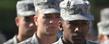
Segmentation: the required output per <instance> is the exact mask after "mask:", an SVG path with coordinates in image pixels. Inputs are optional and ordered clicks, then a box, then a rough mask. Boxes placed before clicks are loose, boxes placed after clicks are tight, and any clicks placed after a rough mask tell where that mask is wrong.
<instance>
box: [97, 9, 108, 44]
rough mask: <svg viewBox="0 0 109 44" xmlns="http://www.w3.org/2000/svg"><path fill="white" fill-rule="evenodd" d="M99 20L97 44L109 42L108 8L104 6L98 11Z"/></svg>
mask: <svg viewBox="0 0 109 44" xmlns="http://www.w3.org/2000/svg"><path fill="white" fill-rule="evenodd" d="M100 16H101V19H100V22H99V23H98V32H99V33H98V37H99V38H98V40H99V44H109V8H104V9H102V10H101V12H100Z"/></svg>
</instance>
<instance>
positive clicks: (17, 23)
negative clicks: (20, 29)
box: [15, 17, 19, 26]
mask: <svg viewBox="0 0 109 44" xmlns="http://www.w3.org/2000/svg"><path fill="white" fill-rule="evenodd" d="M15 23H16V25H17V26H19V18H18V17H16V18H15Z"/></svg>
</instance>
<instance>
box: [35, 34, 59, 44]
mask: <svg viewBox="0 0 109 44" xmlns="http://www.w3.org/2000/svg"><path fill="white" fill-rule="evenodd" d="M36 34H37V37H38V40H39V43H40V44H52V43H54V42H56V40H57V36H56V35H52V36H50V35H43V34H41V33H38V32H37V33H36Z"/></svg>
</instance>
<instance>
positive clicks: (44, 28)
mask: <svg viewBox="0 0 109 44" xmlns="http://www.w3.org/2000/svg"><path fill="white" fill-rule="evenodd" d="M59 21H60V14H59V13H49V14H44V13H43V12H39V13H38V17H37V23H36V24H37V26H38V29H39V30H38V31H40V32H41V33H43V34H45V35H46V34H47V35H48V34H49V35H54V34H56V32H57V31H58V30H59Z"/></svg>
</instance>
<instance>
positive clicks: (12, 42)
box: [3, 36, 17, 44]
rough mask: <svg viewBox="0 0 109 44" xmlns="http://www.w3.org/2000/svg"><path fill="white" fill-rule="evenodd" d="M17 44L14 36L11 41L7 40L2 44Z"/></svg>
mask: <svg viewBox="0 0 109 44" xmlns="http://www.w3.org/2000/svg"><path fill="white" fill-rule="evenodd" d="M14 43H17V38H16V36H14V37H13V38H12V39H9V40H8V41H6V42H4V43H3V44H14Z"/></svg>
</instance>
